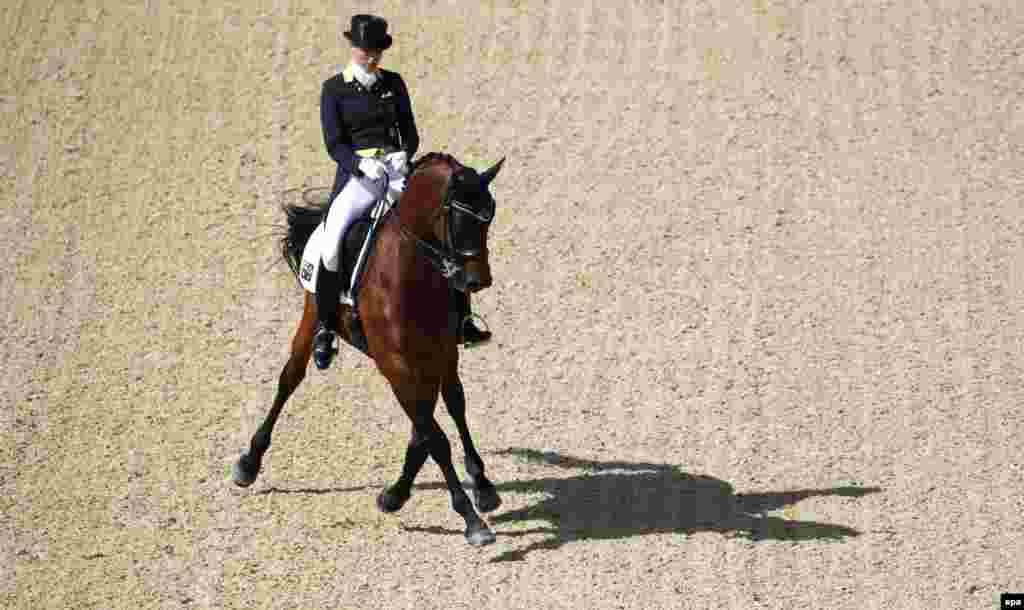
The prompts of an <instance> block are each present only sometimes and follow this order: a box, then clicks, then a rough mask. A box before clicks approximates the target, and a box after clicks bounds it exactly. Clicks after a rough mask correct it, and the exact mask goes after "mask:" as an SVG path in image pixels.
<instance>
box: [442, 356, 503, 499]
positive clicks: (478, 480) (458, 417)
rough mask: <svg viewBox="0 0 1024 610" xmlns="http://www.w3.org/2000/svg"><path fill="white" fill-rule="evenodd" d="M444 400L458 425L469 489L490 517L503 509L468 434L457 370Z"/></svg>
mask: <svg viewBox="0 0 1024 610" xmlns="http://www.w3.org/2000/svg"><path fill="white" fill-rule="evenodd" d="M441 396H442V397H443V398H444V404H445V407H446V408H447V409H448V414H449V415H451V417H452V419H453V420H454V421H455V427H456V428H458V430H459V438H460V439H462V449H463V451H464V452H465V461H464V463H465V465H466V474H468V475H469V481H468V482H467V483H468V484H467V487H469V489H470V491H471V492H472V494H473V499H474V500H475V501H476V507H477V509H478V510H479V511H480V512H482V513H488V512H491V511H492V510H494V509H496V508H498V507H499V506H501V496H499V495H498V490H497V489H496V488H495V487H494V483H492V482H491V481H490V480H489V479H488V478H487V476H486V475H485V474H484V461H483V459H482V458H481V457H480V454H479V453H477V450H476V445H475V444H474V443H473V437H472V436H470V434H469V425H468V424H467V423H466V392H465V390H464V389H463V387H462V381H461V380H460V379H459V373H458V371H457V370H455V371H453V372H451V373H449V375H448V378H447V379H446V380H445V382H444V383H443V384H442V385H441Z"/></svg>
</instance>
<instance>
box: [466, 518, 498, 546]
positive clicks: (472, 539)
mask: <svg viewBox="0 0 1024 610" xmlns="http://www.w3.org/2000/svg"><path fill="white" fill-rule="evenodd" d="M466 542H468V543H469V544H470V545H472V546H487V545H488V544H491V543H492V542H494V532H492V531H491V528H489V527H487V526H486V525H484V524H483V523H481V524H480V525H478V526H476V527H469V528H466Z"/></svg>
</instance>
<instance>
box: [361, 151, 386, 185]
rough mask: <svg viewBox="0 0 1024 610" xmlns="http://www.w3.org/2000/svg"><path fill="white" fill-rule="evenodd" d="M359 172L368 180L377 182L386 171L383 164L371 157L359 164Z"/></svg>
mask: <svg viewBox="0 0 1024 610" xmlns="http://www.w3.org/2000/svg"><path fill="white" fill-rule="evenodd" d="M359 171H361V172H363V175H364V176H366V177H367V178H369V179H370V180H377V179H378V178H380V177H381V176H383V175H384V173H385V172H386V171H387V168H385V167H384V164H383V163H381V162H380V161H379V160H377V159H374V158H372V157H366V158H365V159H363V160H361V161H360V162H359Z"/></svg>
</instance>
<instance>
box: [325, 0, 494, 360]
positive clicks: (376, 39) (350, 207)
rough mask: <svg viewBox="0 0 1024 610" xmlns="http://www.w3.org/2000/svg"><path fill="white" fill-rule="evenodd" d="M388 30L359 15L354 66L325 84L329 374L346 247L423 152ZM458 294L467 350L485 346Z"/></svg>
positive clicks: (401, 185) (351, 36) (352, 37)
mask: <svg viewBox="0 0 1024 610" xmlns="http://www.w3.org/2000/svg"><path fill="white" fill-rule="evenodd" d="M387 29H388V22H387V21H385V20H384V19H382V18H381V17H377V16H374V15H355V16H353V17H352V23H351V27H350V30H349V31H347V32H345V33H344V35H345V38H348V40H349V41H350V42H351V43H352V60H351V62H350V63H349V64H348V66H346V67H345V69H344V70H342V72H341V74H337V75H335V76H334V77H332V78H330V79H328V80H327V81H325V82H324V84H323V89H322V92H321V95H320V124H321V126H322V128H323V133H324V143H325V144H326V145H327V152H328V154H330V155H331V158H332V159H334V160H335V162H337V164H338V169H337V173H336V174H335V177H334V187H333V189H332V190H331V198H330V201H331V206H330V209H329V211H328V213H327V216H326V219H325V221H324V222H326V232H327V236H328V239H327V241H326V244H327V246H326V247H325V248H324V250H323V252H321V255H320V259H321V260H320V269H319V271H318V273H317V286H316V303H317V315H318V317H319V320H320V324H319V327H318V329H317V333H316V336H315V337H314V339H313V360H314V361H315V363H316V366H317V368H319V369H326V368H327V367H328V366H330V364H331V359H332V358H333V356H334V354H335V353H337V349H336V348H335V347H334V340H335V336H336V333H337V328H338V327H337V323H338V321H337V309H338V297H339V293H340V291H341V280H340V278H339V277H338V264H339V258H340V248H341V240H342V237H343V236H344V235H345V230H346V229H347V228H348V227H349V225H351V224H352V222H353V221H354V220H356V219H357V218H359V217H360V216H362V215H363V214H365V213H366V211H367V210H368V209H369V208H370V207H371V206H373V204H374V203H375V202H376V201H378V200H379V199H380V198H381V197H383V196H384V194H385V193H387V194H388V195H390V196H391V197H392V198H397V197H398V195H400V194H401V193H402V191H403V190H404V189H405V177H406V175H407V174H408V172H409V159H411V158H412V156H413V155H415V154H416V150H417V149H418V148H419V144H420V139H419V133H418V132H417V130H416V122H415V119H414V118H413V113H412V103H411V101H410V99H409V91H408V89H407V88H406V86H405V81H403V80H402V77H401V76H400V75H399V74H398V73H397V72H392V71H389V70H384V69H382V68H381V67H380V61H381V56H382V55H383V53H384V51H385V50H387V49H388V48H389V47H390V46H391V43H392V38H391V35H390V34H388V33H387ZM455 292H456V295H457V297H456V302H455V304H454V306H455V307H456V308H457V309H458V313H459V315H460V319H462V320H465V321H466V322H465V324H464V325H463V333H462V335H463V336H462V341H463V342H464V343H465V344H467V345H468V344H471V343H482V342H484V341H487V340H488V339H490V334H491V333H490V332H487V331H481V330H479V329H478V328H477V327H476V326H475V325H474V324H473V322H472V318H471V317H470V316H471V315H472V314H471V313H470V308H469V297H468V296H467V295H465V294H464V293H462V292H460V291H455Z"/></svg>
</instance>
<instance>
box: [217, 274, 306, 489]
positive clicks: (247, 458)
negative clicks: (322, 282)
mask: <svg viewBox="0 0 1024 610" xmlns="http://www.w3.org/2000/svg"><path fill="white" fill-rule="evenodd" d="M315 327H316V306H315V305H314V303H313V299H311V298H310V295H309V293H306V305H305V307H304V309H303V311H302V321H301V322H299V329H298V330H297V331H296V332H295V338H294V339H292V353H291V356H290V357H289V358H288V362H287V363H286V364H285V365H284V369H283V370H282V371H281V377H280V378H279V380H278V382H277V395H276V396H275V397H274V404H273V405H271V407H270V412H269V413H267V417H266V419H264V420H263V424H262V425H260V427H259V429H258V430H256V434H254V435H253V436H252V440H251V441H250V443H249V451H248V452H246V453H243V454H242V457H240V458H238V461H237V462H236V463H235V468H234V472H233V477H232V478H233V479H234V482H235V485H238V486H240V487H248V486H249V485H252V483H253V482H254V481H255V480H256V477H257V475H259V472H260V465H261V463H262V461H263V454H264V453H266V451H267V449H268V448H269V447H270V435H271V433H272V432H273V431H274V424H275V423H277V418H278V416H279V415H280V414H281V410H282V409H283V408H284V403H285V402H286V401H287V400H288V397H289V396H291V395H292V392H294V391H295V388H297V387H299V384H300V383H301V382H302V380H303V378H305V376H306V368H307V367H308V366H309V356H310V354H311V353H312V351H313V332H314V329H315Z"/></svg>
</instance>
